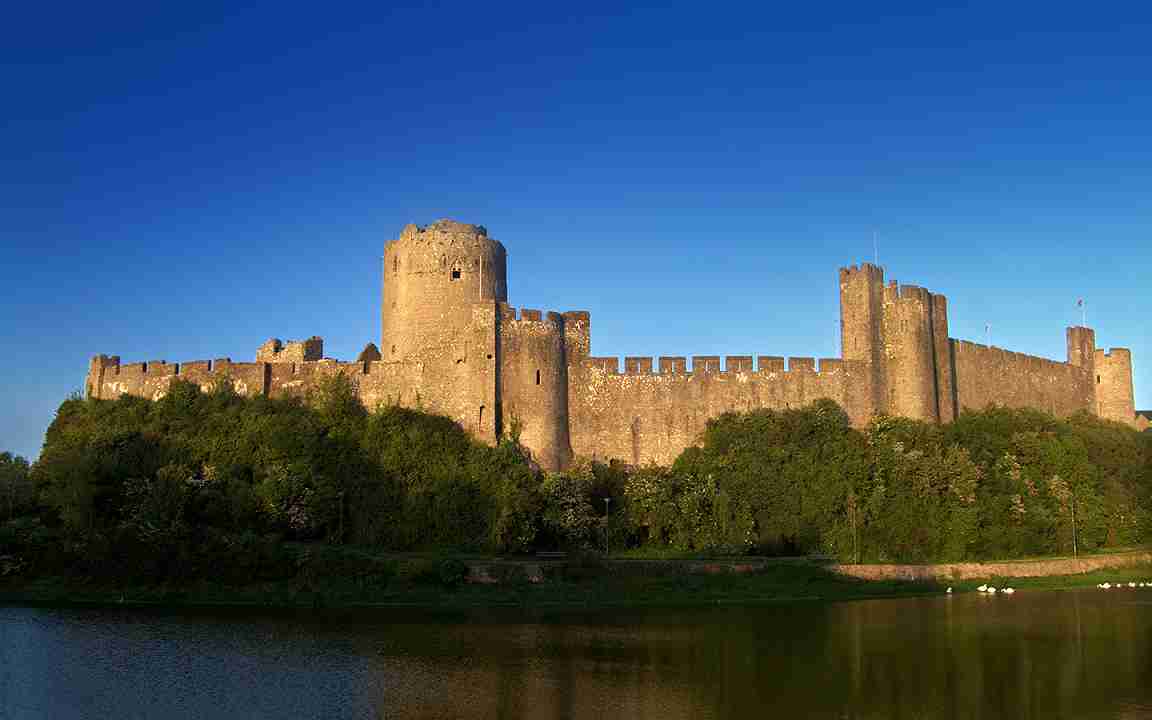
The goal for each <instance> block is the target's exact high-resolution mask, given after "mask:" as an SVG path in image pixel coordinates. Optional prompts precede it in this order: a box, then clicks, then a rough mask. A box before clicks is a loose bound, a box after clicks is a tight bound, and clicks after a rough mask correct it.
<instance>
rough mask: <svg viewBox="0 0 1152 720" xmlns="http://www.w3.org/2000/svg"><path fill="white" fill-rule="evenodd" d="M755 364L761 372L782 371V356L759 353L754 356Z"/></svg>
mask: <svg viewBox="0 0 1152 720" xmlns="http://www.w3.org/2000/svg"><path fill="white" fill-rule="evenodd" d="M756 365H757V367H758V368H759V369H760V372H762V373H782V372H784V358H783V357H780V356H779V355H761V356H760V357H758V358H756Z"/></svg>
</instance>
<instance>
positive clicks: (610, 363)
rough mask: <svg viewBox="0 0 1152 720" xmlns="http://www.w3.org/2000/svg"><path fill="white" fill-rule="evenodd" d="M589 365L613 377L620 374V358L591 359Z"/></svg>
mask: <svg viewBox="0 0 1152 720" xmlns="http://www.w3.org/2000/svg"><path fill="white" fill-rule="evenodd" d="M588 364H589V365H590V366H592V367H594V368H598V369H600V370H603V371H604V372H606V373H611V374H612V375H619V374H620V358H618V357H590V358H588Z"/></svg>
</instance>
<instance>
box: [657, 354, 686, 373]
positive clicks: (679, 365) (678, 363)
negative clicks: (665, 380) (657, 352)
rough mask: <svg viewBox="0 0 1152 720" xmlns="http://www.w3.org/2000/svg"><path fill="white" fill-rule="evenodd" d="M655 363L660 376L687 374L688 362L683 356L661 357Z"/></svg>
mask: <svg viewBox="0 0 1152 720" xmlns="http://www.w3.org/2000/svg"><path fill="white" fill-rule="evenodd" d="M657 362H658V363H659V364H660V374H661V375H685V374H687V372H688V360H687V358H685V357H683V356H673V357H661V358H659V360H658V361H657Z"/></svg>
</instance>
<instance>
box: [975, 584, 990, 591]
mask: <svg viewBox="0 0 1152 720" xmlns="http://www.w3.org/2000/svg"><path fill="white" fill-rule="evenodd" d="M976 591H977V592H988V586H987V585H981V586H980V587H978V588H976Z"/></svg>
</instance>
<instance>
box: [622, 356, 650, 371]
mask: <svg viewBox="0 0 1152 720" xmlns="http://www.w3.org/2000/svg"><path fill="white" fill-rule="evenodd" d="M624 372H625V373H626V374H628V375H651V374H652V358H650V357H626V358H624Z"/></svg>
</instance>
